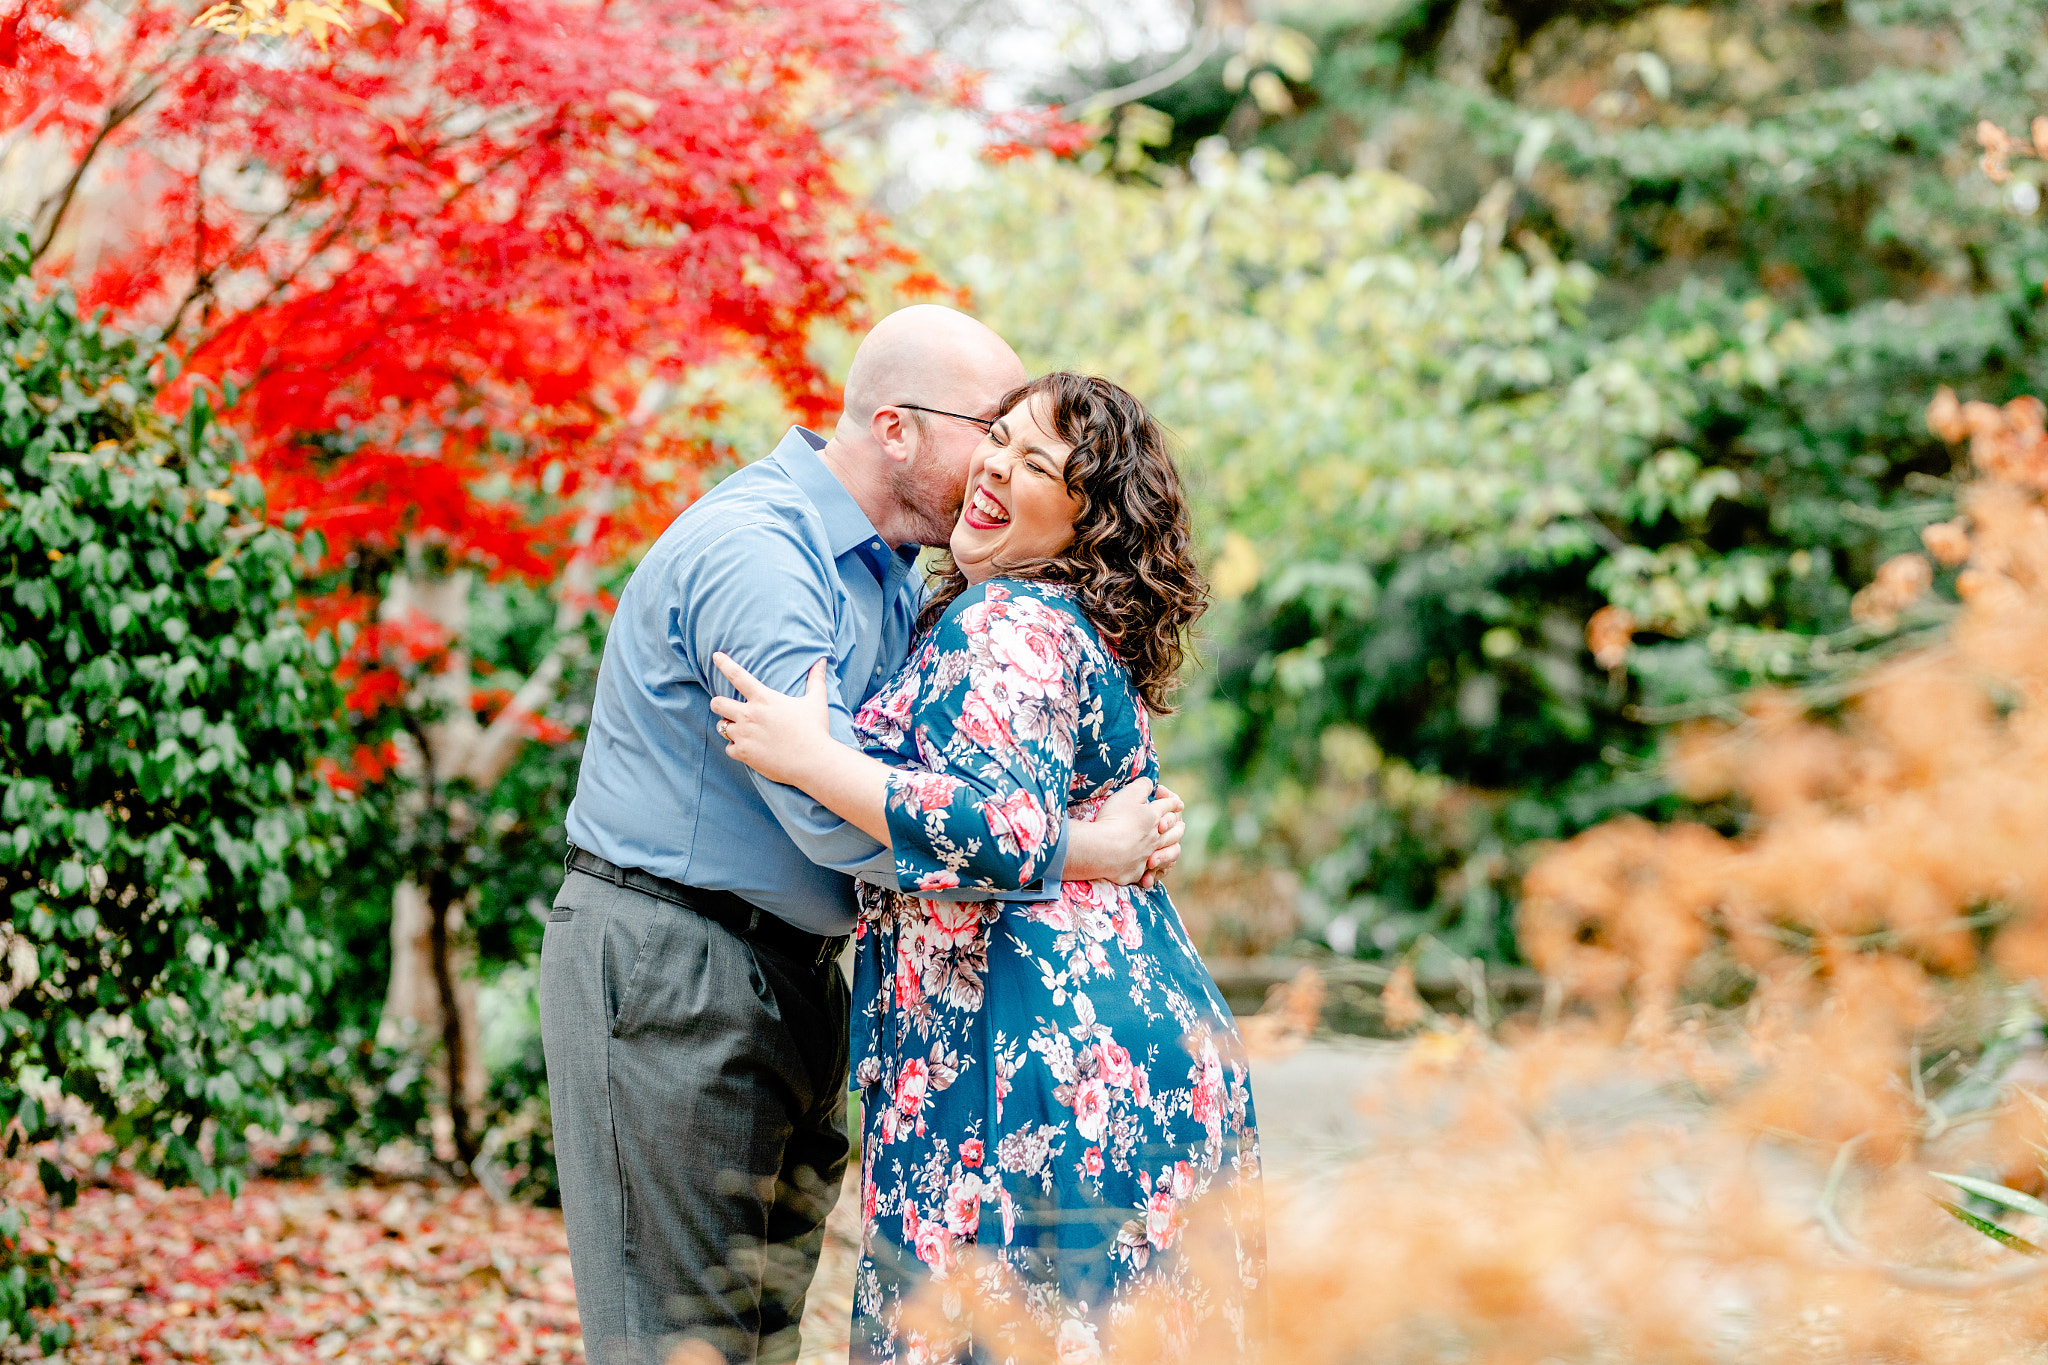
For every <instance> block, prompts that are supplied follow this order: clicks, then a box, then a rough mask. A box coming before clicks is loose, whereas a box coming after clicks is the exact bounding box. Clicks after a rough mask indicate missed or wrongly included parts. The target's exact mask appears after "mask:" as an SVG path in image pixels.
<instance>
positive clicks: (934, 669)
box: [888, 582, 1083, 894]
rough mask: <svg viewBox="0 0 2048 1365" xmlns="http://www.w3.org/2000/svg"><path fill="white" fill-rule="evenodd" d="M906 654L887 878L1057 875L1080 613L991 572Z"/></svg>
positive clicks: (1074, 717)
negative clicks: (905, 762)
mask: <svg viewBox="0 0 2048 1365" xmlns="http://www.w3.org/2000/svg"><path fill="white" fill-rule="evenodd" d="M917 659H918V665H919V674H920V677H919V690H918V699H917V701H916V703H915V708H914V710H913V712H912V714H911V717H910V721H911V727H912V734H913V735H914V737H915V748H916V758H915V760H914V763H913V764H912V765H911V766H907V767H901V768H898V769H897V771H896V772H895V774H894V775H893V776H892V777H891V778H890V779H889V800H888V817H889V843H890V847H891V849H892V850H893V851H894V854H895V859H896V881H897V885H898V887H899V888H901V889H902V890H904V891H906V892H910V893H913V894H915V893H918V892H924V893H930V892H934V891H937V892H945V891H948V890H951V889H953V888H978V889H985V890H989V891H1005V890H1014V889H1017V888H1021V887H1028V886H1030V885H1031V884H1032V883H1033V882H1036V881H1039V880H1041V879H1042V878H1044V877H1045V875H1046V874H1047V872H1048V871H1052V872H1053V873H1055V874H1056V873H1057V872H1058V868H1056V867H1052V866H1051V864H1052V863H1053V861H1054V859H1055V850H1059V849H1062V848H1063V847H1064V840H1065V833H1066V830H1065V825H1066V813H1067V793H1068V788H1069V787H1070V786H1071V784H1072V781H1073V774H1074V744H1075V737H1076V734H1077V732H1078V731H1079V728H1080V716H1081V708H1082V703H1083V698H1082V695H1081V693H1082V684H1083V677H1082V667H1081V665H1082V648H1081V638H1080V632H1079V628H1078V626H1077V623H1076V622H1075V621H1074V619H1073V618H1072V617H1071V616H1069V615H1068V614H1067V613H1066V612H1065V611H1063V610H1061V609H1060V608H1059V607H1057V606H1054V605H1052V604H1050V603H1048V602H1047V601H1045V600H1043V599H1042V598H1040V597H1037V596H1033V595H1031V594H1030V593H1029V592H1028V591H1027V590H1024V589H1021V588H1015V587H1005V586H1004V585H1003V584H1001V583H1000V582H992V583H988V584H985V585H983V586H982V587H981V588H980V589H977V590H974V591H971V592H968V593H964V594H962V595H961V598H960V600H959V601H958V602H955V603H954V604H953V606H952V608H951V609H949V610H948V611H947V613H946V616H945V618H944V619H943V620H942V621H940V623H939V625H938V627H937V628H936V629H935V630H934V631H933V633H932V635H931V637H930V638H929V639H927V640H926V641H924V642H923V643H922V644H921V645H920V647H919V649H918V651H917Z"/></svg>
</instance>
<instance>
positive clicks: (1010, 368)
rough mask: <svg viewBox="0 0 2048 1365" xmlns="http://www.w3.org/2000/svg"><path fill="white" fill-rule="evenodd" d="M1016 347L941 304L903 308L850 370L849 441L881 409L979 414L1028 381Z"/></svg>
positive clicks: (871, 337)
mask: <svg viewBox="0 0 2048 1365" xmlns="http://www.w3.org/2000/svg"><path fill="white" fill-rule="evenodd" d="M1024 377H1025V376H1024V362H1023V361H1021V360H1019V359H1017V353H1016V352H1015V351H1013V350H1011V349H1010V344H1009V343H1008V342H1006V341H1004V340H1003V339H1002V338H1001V337H999V336H997V335H996V334H995V333H994V332H993V331H991V330H990V329H989V328H988V327H986V326H985V325H983V324H982V323H979V322H976V321H975V320H974V319H973V318H971V317H968V316H967V314H965V313H962V312H959V311H957V310H955V309H952V308H946V307H942V306H940V305H939V304H935V303H920V304H914V305H912V306H911V307H909V308H903V309H899V310H898V311H896V312H894V313H891V314H890V315H889V316H888V317H885V318H883V319H882V320H881V321H880V322H878V323H876V324H875V329H874V330H873V331H871V332H869V333H868V334H867V337H866V339H865V340H863V341H862V342H861V344H860V349H859V350H857V351H855V352H854V355H853V367H852V368H851V369H849V370H848V371H847V372H846V408H845V411H844V412H843V413H842V414H841V415H840V419H839V420H840V424H841V427H842V439H843V438H844V436H846V435H851V431H847V430H845V429H846V428H851V429H852V431H864V430H866V429H867V427H868V426H869V424H870V422H871V420H872V419H873V417H874V415H875V409H877V408H882V407H888V406H890V405H892V404H897V403H916V404H919V405H920V406H922V407H927V408H944V409H945V410H947V411H948V412H964V413H967V414H969V415H971V416H975V417H981V416H986V415H988V411H989V410H990V409H992V408H994V406H995V404H996V401H997V400H998V399H1000V398H1001V397H1002V396H1003V395H1004V394H1005V393H1007V392H1009V391H1010V390H1011V389H1013V388H1015V387H1017V386H1018V385H1019V384H1022V383H1023V382H1024Z"/></svg>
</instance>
